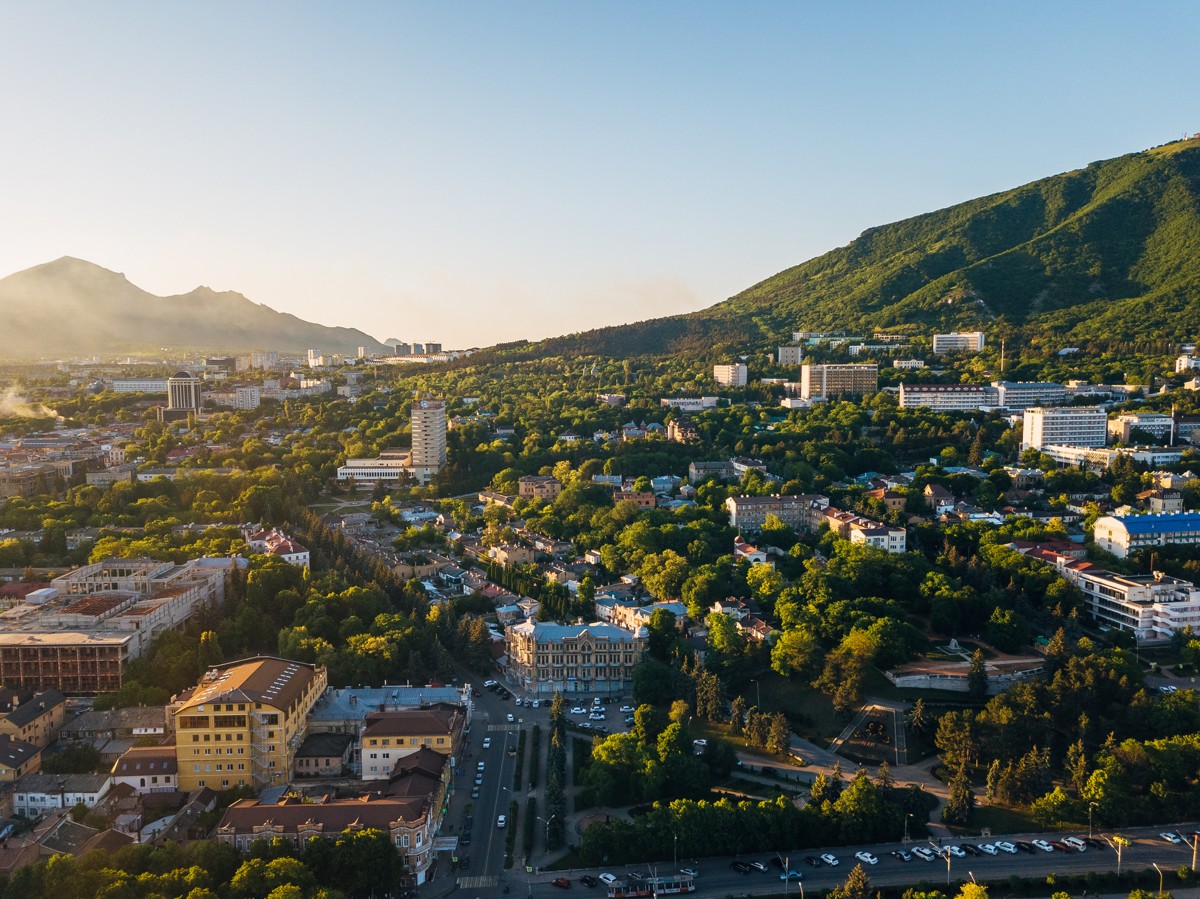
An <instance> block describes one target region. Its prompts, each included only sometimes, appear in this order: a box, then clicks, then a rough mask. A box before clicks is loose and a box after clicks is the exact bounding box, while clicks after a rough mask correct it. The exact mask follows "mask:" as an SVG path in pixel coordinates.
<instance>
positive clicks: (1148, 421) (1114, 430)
mask: <svg viewBox="0 0 1200 899" xmlns="http://www.w3.org/2000/svg"><path fill="white" fill-rule="evenodd" d="M1134 429H1137V430H1140V431H1145V432H1146V433H1147V434H1149V435H1150V436H1151V437H1153V438H1155V439H1157V440H1166V441H1167V443H1168V444H1170V443H1174V442H1175V418H1174V417H1173V416H1171V415H1163V414H1162V413H1160V412H1122V413H1121V414H1120V415H1118V416H1116V417H1115V418H1112V419H1109V422H1108V433H1109V436H1110V437H1112V439H1113V440H1119V441H1121V442H1122V443H1136V442H1137V440H1136V438H1134V437H1133V436H1132V434H1131V432H1132V431H1133V430H1134Z"/></svg>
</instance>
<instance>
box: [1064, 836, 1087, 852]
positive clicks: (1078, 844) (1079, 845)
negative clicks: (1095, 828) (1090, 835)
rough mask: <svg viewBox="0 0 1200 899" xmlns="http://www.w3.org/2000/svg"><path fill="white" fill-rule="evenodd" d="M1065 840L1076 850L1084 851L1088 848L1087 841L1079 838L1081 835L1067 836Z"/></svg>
mask: <svg viewBox="0 0 1200 899" xmlns="http://www.w3.org/2000/svg"><path fill="white" fill-rule="evenodd" d="M1063 842H1064V843H1066V844H1067V845H1068V846H1070V847H1071V848H1072V849H1074V850H1075V851H1076V852H1083V850H1085V849H1087V843H1085V842H1084V841H1083V840H1081V839H1079V837H1067V838H1066V839H1065V840H1063Z"/></svg>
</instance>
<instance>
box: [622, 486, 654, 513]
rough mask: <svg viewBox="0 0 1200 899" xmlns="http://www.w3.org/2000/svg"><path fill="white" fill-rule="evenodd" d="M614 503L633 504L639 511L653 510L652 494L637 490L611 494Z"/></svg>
mask: <svg viewBox="0 0 1200 899" xmlns="http://www.w3.org/2000/svg"><path fill="white" fill-rule="evenodd" d="M613 502H614V503H633V504H634V505H635V506H637V507H638V508H639V509H653V508H654V504H655V499H654V494H653V493H650V492H648V491H647V492H644V493H643V492H639V491H637V490H616V491H614V492H613Z"/></svg>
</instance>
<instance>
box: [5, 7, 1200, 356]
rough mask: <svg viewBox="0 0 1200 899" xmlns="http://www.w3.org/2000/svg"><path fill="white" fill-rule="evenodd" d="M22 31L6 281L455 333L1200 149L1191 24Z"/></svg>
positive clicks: (467, 337)
mask: <svg viewBox="0 0 1200 899" xmlns="http://www.w3.org/2000/svg"><path fill="white" fill-rule="evenodd" d="M0 16H2V18H0V23H2V27H0V32H2V33H3V35H4V37H3V38H2V40H3V43H4V52H3V53H2V54H0V72H2V73H3V75H4V77H5V80H6V83H7V84H9V85H10V90H8V91H6V93H5V96H4V98H3V100H2V101H0V103H2V104H3V110H4V118H5V121H6V124H7V128H6V135H7V138H8V139H7V140H6V141H5V142H4V144H3V147H2V148H0V160H2V163H3V164H2V165H0V171H2V172H3V175H0V189H2V190H3V195H4V197H5V211H6V215H7V224H8V227H7V228H6V231H5V241H4V242H3V244H2V245H0V275H3V274H8V273H10V272H14V271H17V270H19V269H24V268H27V267H29V266H33V265H37V264H39V263H43V262H46V261H49V260H51V259H54V258H57V257H59V256H62V255H64V254H70V255H73V256H77V257H80V258H84V259H88V260H90V261H92V262H95V263H98V264H99V265H102V266H105V267H108V268H111V269H114V270H118V271H122V272H124V273H125V274H126V275H127V276H128V277H129V279H130V280H131V281H133V282H134V283H135V284H138V285H139V286H141V287H144V288H145V289H147V290H150V291H152V292H154V293H157V294H162V295H166V294H175V293H183V292H186V291H188V290H190V289H191V288H193V287H195V286H196V285H198V284H206V285H208V286H211V287H213V288H215V289H219V290H236V291H240V292H242V293H244V294H246V295H247V296H248V297H250V298H251V299H252V300H255V301H256V302H260V303H265V304H267V305H270V306H272V307H273V308H276V309H279V310H281V311H287V312H292V313H294V314H296V315H298V316H301V317H303V318H306V319H309V320H313V321H318V322H322V323H325V324H331V325H333V324H336V325H346V326H352V327H358V328H362V329H363V330H365V331H367V332H368V333H370V334H372V335H374V336H375V337H377V338H379V339H386V338H391V337H396V338H400V339H406V340H424V339H435V340H440V341H441V342H443V343H444V344H446V345H447V346H468V345H487V344H492V343H495V342H498V341H502V340H513V339H519V338H538V337H544V336H550V335H553V334H560V333H565V332H571V331H577V330H583V329H587V328H592V327H597V326H601V325H605V324H615V323H620V322H625V321H632V320H638V319H644V318H649V317H652V316H658V315H666V314H671V313H677V312H683V311H690V310H693V309H698V308H701V307H703V306H707V305H710V304H711V303H714V302H717V301H719V300H721V299H724V298H725V297H727V296H729V295H731V294H733V293H736V292H738V291H739V290H741V289H743V288H745V287H747V286H749V285H750V284H752V283H754V282H756V281H759V280H761V279H762V278H764V277H767V276H769V275H770V274H772V273H774V272H776V271H779V270H781V269H783V268H786V267H788V266H790V265H793V264H795V263H798V262H801V261H803V260H805V259H807V258H810V257H812V256H815V255H817V254H819V253H822V252H824V251H826V250H828V249H830V248H832V247H835V246H839V245H842V244H845V243H846V242H848V241H849V240H851V239H852V238H853V237H854V236H856V235H857V234H858V233H860V232H861V231H862V230H863V229H864V228H868V227H872V226H875V225H878V224H882V223H885V222H889V221H894V220H896V219H900V218H904V217H907V216H911V215H916V214H919V213H922V212H925V211H928V210H932V209H936V208H939V207H942V206H946V205H949V204H951V203H954V202H957V201H960V200H964V199H967V198H970V197H974V196H979V195H982V194H986V193H989V192H992V191H998V190H1001V189H1005V188H1008V187H1011V186H1013V185H1015V184H1020V183H1023V182H1025V181H1029V180H1032V179H1034V178H1038V177H1042V176H1044V175H1047V174H1052V173H1054V172H1059V171H1064V170H1067V169H1072V168H1076V167H1078V166H1081V165H1084V164H1086V163H1087V162H1089V161H1091V160H1093V159H1099V158H1104V157H1109V156H1115V155H1119V154H1121V153H1126V152H1131V151H1134V150H1137V149H1140V148H1143V147H1147V146H1152V145H1156V144H1160V143H1163V142H1166V141H1169V140H1173V139H1176V138H1178V137H1180V136H1181V135H1182V134H1183V133H1184V132H1190V131H1195V130H1197V122H1196V119H1195V116H1194V105H1193V103H1192V102H1190V101H1191V99H1192V98H1191V97H1190V92H1189V91H1187V90H1185V89H1183V86H1186V85H1188V84H1196V83H1200V71H1198V69H1200V65H1198V63H1197V59H1196V55H1195V53H1194V49H1193V47H1192V46H1191V39H1192V38H1193V36H1194V35H1195V33H1196V25H1197V24H1198V22H1197V19H1198V18H1200V15H1198V13H1197V10H1196V7H1195V6H1194V5H1193V4H1185V3H1174V4H1157V5H1155V6H1154V7H1153V9H1152V11H1151V13H1150V14H1147V12H1146V10H1145V9H1144V8H1138V7H1133V6H1129V5H1126V4H1117V3H1102V4H1096V3H1089V4H1086V5H1085V4H1082V3H1067V4H1056V5H1054V6H1052V7H1047V6H1046V5H1044V4H1034V3H1025V4H1006V5H1003V6H993V7H988V8H982V7H977V6H972V5H963V6H951V5H928V6H922V7H917V8H914V7H910V6H889V5H883V4H878V5H876V4H860V5H848V6H847V5H836V6H835V5H833V4H828V5H825V6H817V5H799V4H783V3H758V4H752V5H742V4H739V5H733V4H695V3H688V4H684V3H660V4H655V5H653V6H650V7H647V6H643V5H637V4H629V3H624V4H621V3H618V4H605V5H603V6H588V5H580V4H553V3H509V4H494V5H491V4H489V5H485V4H457V5H446V4H358V5H353V6H349V7H347V6H341V5H339V6H337V7H330V6H321V5H316V4H287V5H284V4H280V3H260V4H254V5H252V6H240V5H234V4H226V5H215V6H214V5H204V6H200V5H195V6H186V5H171V6H162V5H160V4H151V3H118V4H115V5H104V6H96V5H90V4H83V3H56V4H37V5H33V4H30V5H20V6H9V7H8V8H6V9H5V10H4V11H3V12H2V13H0Z"/></svg>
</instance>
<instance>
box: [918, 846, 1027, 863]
mask: <svg viewBox="0 0 1200 899" xmlns="http://www.w3.org/2000/svg"><path fill="white" fill-rule="evenodd" d="M1013 851H1014V852H1016V850H1015V849H1014V850H1013ZM912 853H913V855H915V856H916V857H917V858H919V859H921V860H922V861H926V862H931V861H933V851H932V850H930V849H926V848H925V847H924V846H914V847H913V851H912Z"/></svg>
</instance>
